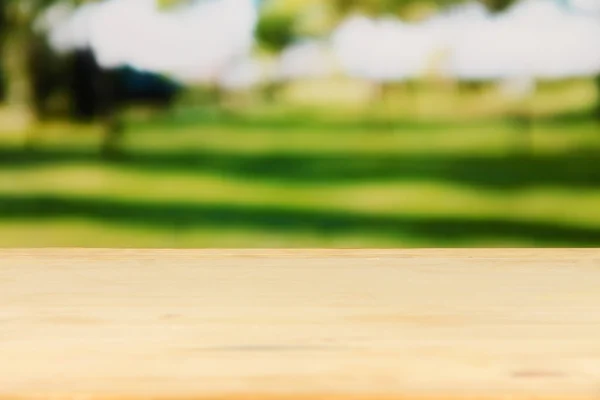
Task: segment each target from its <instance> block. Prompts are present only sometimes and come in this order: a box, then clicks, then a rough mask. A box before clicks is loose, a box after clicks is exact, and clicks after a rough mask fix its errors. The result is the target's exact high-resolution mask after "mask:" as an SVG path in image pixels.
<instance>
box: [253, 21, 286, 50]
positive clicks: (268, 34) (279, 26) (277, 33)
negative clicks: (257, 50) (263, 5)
mask: <svg viewBox="0 0 600 400" xmlns="http://www.w3.org/2000/svg"><path fill="white" fill-rule="evenodd" d="M294 25H295V18H294V16H293V15H288V14H271V15H265V16H263V17H262V18H261V19H260V21H259V23H258V26H257V27H256V37H257V40H258V42H259V45H260V46H262V47H264V48H265V49H267V50H269V51H273V52H279V51H281V50H283V49H284V48H285V47H286V46H287V45H289V44H290V43H291V42H292V41H293V40H294V37H295V32H294Z"/></svg>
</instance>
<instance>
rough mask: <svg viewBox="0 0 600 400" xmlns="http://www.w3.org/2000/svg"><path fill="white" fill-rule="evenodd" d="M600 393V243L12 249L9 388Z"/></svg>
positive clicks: (4, 306) (359, 395)
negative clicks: (456, 246)
mask: <svg viewBox="0 0 600 400" xmlns="http://www.w3.org/2000/svg"><path fill="white" fill-rule="evenodd" d="M500 397H501V398H503V399H506V398H511V399H516V398H523V399H525V398H526V399H532V398H544V399H566V398H569V399H575V398H578V399H600V250H596V249H587V250H575V249H561V250H548V249H547V250H531V249H529V250H525V249H523V250H510V249H506V250H503V249H496V250H485V249H476V250H364V251H363V250H101V249H98V250H84V249H60V250H59V249H56V250H52V249H39V250H26V249H22V250H0V399H7V400H8V399H11V400H12V399H46V398H52V399H117V398H119V399H124V398H126V399H150V398H153V399H162V398H164V399H177V398H181V399H192V398H197V399H209V398H210V399H215V400H216V399H248V400H249V399H253V400H259V399H260V400H262V399H278V400H279V399H290V400H291V399H294V400H305V399H315V400H316V399H320V400H324V399H335V400H343V399H348V400H357V399H365V400H366V399H416V398H422V399H466V398H500Z"/></svg>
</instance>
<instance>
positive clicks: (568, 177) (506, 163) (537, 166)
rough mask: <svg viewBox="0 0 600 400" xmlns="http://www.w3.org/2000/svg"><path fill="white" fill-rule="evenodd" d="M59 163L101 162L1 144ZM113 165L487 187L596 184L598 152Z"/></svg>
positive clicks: (210, 157) (176, 155)
mask: <svg viewBox="0 0 600 400" xmlns="http://www.w3.org/2000/svg"><path fill="white" fill-rule="evenodd" d="M65 163H67V164H68V163H73V164H76V163H97V164H98V165H105V164H106V163H107V162H106V161H103V160H102V159H100V158H99V157H98V156H97V155H95V154H94V153H92V152H91V151H88V152H86V151H82V150H67V149H63V150H44V151H38V152H36V153H25V152H23V151H22V150H20V149H17V148H13V149H7V148H5V149H2V148H0V168H2V169H10V168H29V167H36V168H37V167H43V166H49V165H53V164H65ZM109 163H110V165H112V166H116V167H118V168H123V169H129V170H138V171H142V172H149V173H154V172H156V173H158V172H173V173H192V174H193V173H214V174H217V175H219V176H234V177H237V178H240V179H248V180H267V181H269V180H270V181H275V182H285V183H288V184H289V183H294V182H297V183H311V184H331V183H354V182H356V183H363V182H385V181H387V182H410V181H426V182H427V181H431V182H433V181H435V182H448V183H452V184H462V185H470V186H473V187H479V188H486V189H498V190H508V189H520V188H526V187H530V186H536V185H544V186H555V187H569V188H599V187H600V168H597V166H598V165H600V152H598V153H595V152H586V153H580V154H560V155H544V156H514V157H507V156H476V155H418V154H417V155H415V154H402V155H398V154H394V153H391V152H390V153H387V154H384V153H380V154H373V155H370V154H357V155H345V154H339V153H329V154H327V153H325V154H324V153H320V154H285V153H271V154H252V155H244V154H235V153H229V152H224V151H217V150H210V151H203V150H194V151H189V150H188V151H177V152H159V151H152V152H132V153H130V154H128V155H125V156H123V157H122V158H120V159H118V160H113V161H110V162H109Z"/></svg>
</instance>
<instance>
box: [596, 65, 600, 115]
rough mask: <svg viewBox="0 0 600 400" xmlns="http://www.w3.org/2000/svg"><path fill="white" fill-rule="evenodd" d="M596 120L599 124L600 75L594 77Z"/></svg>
mask: <svg viewBox="0 0 600 400" xmlns="http://www.w3.org/2000/svg"><path fill="white" fill-rule="evenodd" d="M596 93H597V98H596V119H597V120H598V121H599V122H600V74H598V75H596Z"/></svg>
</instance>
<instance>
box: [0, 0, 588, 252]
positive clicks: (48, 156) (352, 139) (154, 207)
mask: <svg viewBox="0 0 600 400" xmlns="http://www.w3.org/2000/svg"><path fill="white" fill-rule="evenodd" d="M0 49H1V53H0V55H1V60H0V61H1V63H0V247H24V246H34V247H40V246H84V247H176V248H183V247H346V248H347V247H379V248H383V247H466V246H469V247H482V246H490V247H500V246H502V247H504V246H515V247H524V246H527V247H548V246H559V247H562V246H570V247H586V246H587V247H589V246H594V247H595V246H599V245H600V1H599V0H512V1H511V0H264V1H259V0H102V1H84V0H80V1H76V0H0Z"/></svg>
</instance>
